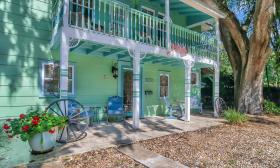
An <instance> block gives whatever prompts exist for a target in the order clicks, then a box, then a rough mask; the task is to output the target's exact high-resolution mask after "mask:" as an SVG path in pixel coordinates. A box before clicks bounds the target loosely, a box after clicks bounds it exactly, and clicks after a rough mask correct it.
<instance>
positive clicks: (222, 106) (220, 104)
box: [215, 97, 228, 117]
mask: <svg viewBox="0 0 280 168" xmlns="http://www.w3.org/2000/svg"><path fill="white" fill-rule="evenodd" d="M227 109H228V107H227V104H226V102H225V101H224V99H222V98H221V97H218V98H216V99H215V110H216V112H217V114H218V116H219V117H221V116H223V114H224V112H225V110H227Z"/></svg>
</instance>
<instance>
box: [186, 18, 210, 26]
mask: <svg viewBox="0 0 280 168" xmlns="http://www.w3.org/2000/svg"><path fill="white" fill-rule="evenodd" d="M209 22H212V23H214V20H213V18H211V19H207V20H203V21H201V22H197V23H194V24H191V25H189V26H187V28H189V29H191V28H194V27H196V26H200V25H202V24H204V23H209Z"/></svg>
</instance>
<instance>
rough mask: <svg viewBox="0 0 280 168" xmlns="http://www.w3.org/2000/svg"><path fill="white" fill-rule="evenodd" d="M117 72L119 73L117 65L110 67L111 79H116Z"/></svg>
mask: <svg viewBox="0 0 280 168" xmlns="http://www.w3.org/2000/svg"><path fill="white" fill-rule="evenodd" d="M118 71H119V69H118V64H117V63H115V64H113V66H112V74H113V78H115V79H117V78H118Z"/></svg>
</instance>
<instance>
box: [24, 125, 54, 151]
mask: <svg viewBox="0 0 280 168" xmlns="http://www.w3.org/2000/svg"><path fill="white" fill-rule="evenodd" d="M56 136H57V129H56V128H55V132H54V133H49V132H48V131H46V132H42V133H39V134H36V135H34V136H33V137H32V138H31V139H29V140H28V142H29V145H30V147H31V149H32V152H31V153H32V154H43V153H47V152H50V151H52V150H53V148H54V147H55V144H56Z"/></svg>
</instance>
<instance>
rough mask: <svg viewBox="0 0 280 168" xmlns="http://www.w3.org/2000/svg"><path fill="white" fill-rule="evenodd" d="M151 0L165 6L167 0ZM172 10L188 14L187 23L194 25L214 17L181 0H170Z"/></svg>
mask: <svg viewBox="0 0 280 168" xmlns="http://www.w3.org/2000/svg"><path fill="white" fill-rule="evenodd" d="M150 1H151V2H157V3H159V4H160V5H161V6H163V7H164V3H165V0H150ZM169 2H170V10H171V11H177V12H178V13H179V14H181V15H185V16H187V25H188V26H189V25H192V24H195V23H198V22H202V21H205V20H208V19H210V18H212V17H211V16H209V15H207V14H206V13H203V12H201V11H199V10H197V9H195V8H193V7H191V6H188V5H187V4H184V3H183V2H181V1H180V0H169Z"/></svg>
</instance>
